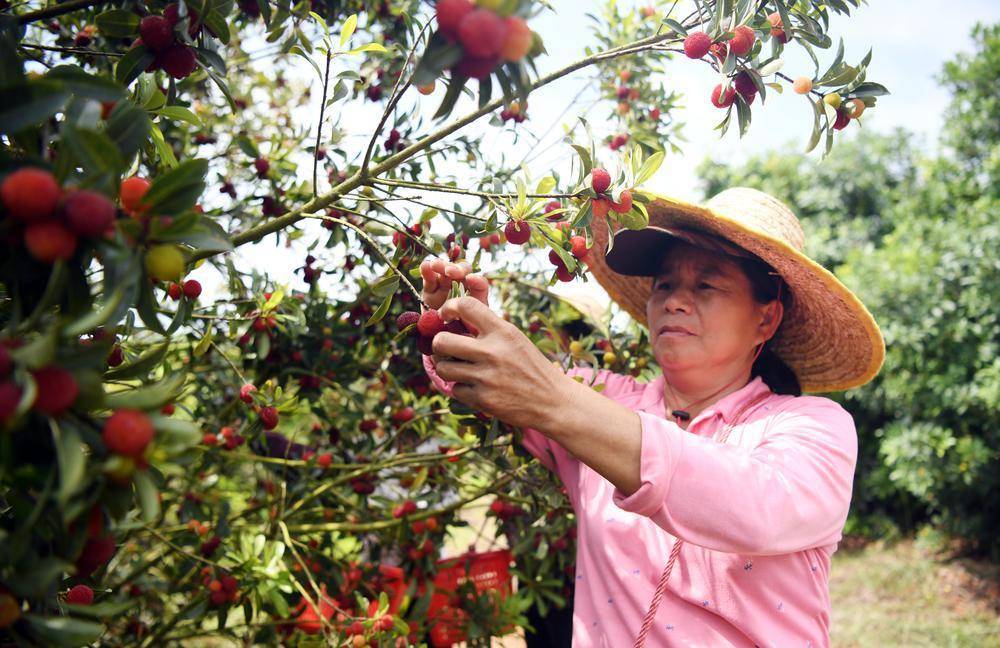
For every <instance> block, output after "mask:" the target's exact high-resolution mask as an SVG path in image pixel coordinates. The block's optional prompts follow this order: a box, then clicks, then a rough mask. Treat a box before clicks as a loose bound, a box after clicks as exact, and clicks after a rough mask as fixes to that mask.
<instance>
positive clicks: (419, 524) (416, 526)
mask: <svg viewBox="0 0 1000 648" xmlns="http://www.w3.org/2000/svg"><path fill="white" fill-rule="evenodd" d="M410 530H411V531H413V533H414V534H415V535H420V534H421V533H423V532H424V531H426V530H427V523H426V522H424V521H423V520H416V521H415V522H413V524H411V525H410Z"/></svg>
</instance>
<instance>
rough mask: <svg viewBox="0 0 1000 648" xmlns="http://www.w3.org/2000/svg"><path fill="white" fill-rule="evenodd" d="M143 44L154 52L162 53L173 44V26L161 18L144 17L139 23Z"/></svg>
mask: <svg viewBox="0 0 1000 648" xmlns="http://www.w3.org/2000/svg"><path fill="white" fill-rule="evenodd" d="M139 36H140V37H141V38H142V42H143V44H145V45H146V47H148V48H149V49H151V50H153V51H154V52H162V51H163V50H165V49H167V48H169V47H170V46H171V45H173V43H174V26H173V25H172V24H170V21H169V20H167V19H166V18H164V17H163V16H146V17H145V18H143V19H142V21H141V22H140V23H139Z"/></svg>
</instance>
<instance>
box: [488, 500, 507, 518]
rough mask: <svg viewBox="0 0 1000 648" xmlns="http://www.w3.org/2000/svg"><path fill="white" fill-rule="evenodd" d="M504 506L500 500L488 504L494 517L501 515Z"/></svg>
mask: <svg viewBox="0 0 1000 648" xmlns="http://www.w3.org/2000/svg"><path fill="white" fill-rule="evenodd" d="M505 506H506V504H504V503H503V502H502V501H501V500H498V499H496V500H493V502H492V503H491V504H490V510H491V511H493V513H494V514H495V515H500V514H501V513H503V510H504V507H505Z"/></svg>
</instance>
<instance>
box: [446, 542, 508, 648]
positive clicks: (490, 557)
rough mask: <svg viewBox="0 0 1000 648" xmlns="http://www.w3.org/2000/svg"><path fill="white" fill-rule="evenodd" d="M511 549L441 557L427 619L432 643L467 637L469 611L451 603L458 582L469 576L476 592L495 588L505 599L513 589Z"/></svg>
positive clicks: (453, 642) (465, 579)
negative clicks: (467, 613) (467, 612)
mask: <svg viewBox="0 0 1000 648" xmlns="http://www.w3.org/2000/svg"><path fill="white" fill-rule="evenodd" d="M512 559H513V558H512V556H511V553H510V551H508V550H507V549H500V550H498V551H490V552H487V553H467V554H464V555H462V556H458V557H456V558H449V559H447V560H439V561H438V563H437V564H438V567H439V570H438V573H437V575H436V576H435V577H434V592H433V594H432V595H431V601H430V607H429V608H428V610H427V620H428V622H429V624H430V635H431V645H432V646H434V648H444V647H446V646H451V645H453V644H456V643H459V642H462V641H465V640H466V633H465V625H466V619H467V615H466V613H465V612H464V611H463V610H460V609H458V608H455V607H452V606H450V605H449V604H448V602H449V600H450V599H451V597H452V595H453V593H454V592H455V590H456V589H457V588H458V586H459V585H461V584H463V583H465V582H466V581H468V580H469V579H471V580H472V582H473V583H474V584H475V587H476V593H478V594H482V593H483V592H485V591H488V590H493V591H496V592H498V593H499V594H500V598H501V599H506V598H507V596H509V595H510V592H511V576H510V563H511V561H512Z"/></svg>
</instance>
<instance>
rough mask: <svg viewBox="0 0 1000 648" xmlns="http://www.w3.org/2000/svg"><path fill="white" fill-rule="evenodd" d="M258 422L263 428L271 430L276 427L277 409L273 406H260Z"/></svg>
mask: <svg viewBox="0 0 1000 648" xmlns="http://www.w3.org/2000/svg"><path fill="white" fill-rule="evenodd" d="M260 422H261V423H263V425H264V429H265V430H273V429H274V428H276V427H278V410H277V409H275V408H273V407H262V408H260Z"/></svg>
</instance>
